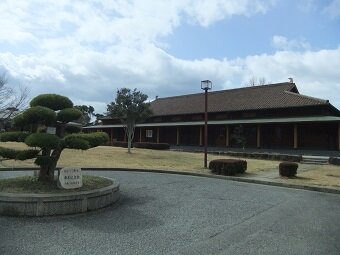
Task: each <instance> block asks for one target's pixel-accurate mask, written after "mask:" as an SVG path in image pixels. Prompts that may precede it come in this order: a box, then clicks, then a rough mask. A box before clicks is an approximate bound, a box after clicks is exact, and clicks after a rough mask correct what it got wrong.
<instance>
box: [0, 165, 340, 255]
mask: <svg viewBox="0 0 340 255" xmlns="http://www.w3.org/2000/svg"><path fill="white" fill-rule="evenodd" d="M26 173H27V172H26ZM89 173H90V174H92V173H94V172H89ZM1 174H2V175H1V176H2V177H4V175H3V173H1ZM15 174H20V172H16V173H15ZM94 174H96V175H102V176H108V177H114V178H116V179H117V180H118V181H119V182H120V184H121V194H122V197H121V200H120V202H119V203H118V204H117V205H115V206H112V207H108V208H106V209H103V210H100V211H96V212H92V213H88V214H80V215H73V216H61V217H49V218H11V217H0V254H2V255H5V254H9V255H12V254H13V255H14V254H15V255H20V254H36V255H38V254H56V255H57V254H68V255H69V254H82V255H84V254H100V255H103V254H124V255H125V254H148V255H149V254H252V255H253V254H302V255H303V254H308V255H310V254H315V255H319V254H328V255H332V254H334V255H335V254H340V224H339V222H340V195H338V194H328V193H320V192H313V191H305V190H296V189H288V188H278V187H272V186H264V185H257V184H249V183H240V182H233V181H227V180H219V179H211V178H202V177H192V176H182V175H170V174H158V173H136V172H95V173H94ZM1 176H0V178H1Z"/></svg>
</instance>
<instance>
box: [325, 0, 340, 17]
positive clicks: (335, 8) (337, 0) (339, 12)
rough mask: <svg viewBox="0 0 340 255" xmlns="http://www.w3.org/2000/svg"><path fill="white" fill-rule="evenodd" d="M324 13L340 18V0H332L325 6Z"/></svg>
mask: <svg viewBox="0 0 340 255" xmlns="http://www.w3.org/2000/svg"><path fill="white" fill-rule="evenodd" d="M324 13H326V14H327V15H329V16H330V17H331V18H333V19H336V18H340V0H332V1H331V2H330V3H329V4H328V5H327V6H326V7H325V8H324Z"/></svg>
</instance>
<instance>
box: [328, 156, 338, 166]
mask: <svg viewBox="0 0 340 255" xmlns="http://www.w3.org/2000/svg"><path fill="white" fill-rule="evenodd" d="M328 162H329V164H332V165H338V166H339V165H340V158H337V157H330V158H329V160H328Z"/></svg>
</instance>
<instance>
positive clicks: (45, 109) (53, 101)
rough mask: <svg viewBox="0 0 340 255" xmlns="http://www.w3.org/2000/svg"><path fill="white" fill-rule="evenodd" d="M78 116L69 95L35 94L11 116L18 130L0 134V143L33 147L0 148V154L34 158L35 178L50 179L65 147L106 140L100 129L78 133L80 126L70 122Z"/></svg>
mask: <svg viewBox="0 0 340 255" xmlns="http://www.w3.org/2000/svg"><path fill="white" fill-rule="evenodd" d="M81 116H82V112H81V111H79V110H77V109H75V108H73V103H72V101H71V100H70V99H69V98H67V97H64V96H60V95H56V94H42V95H39V96H37V97H35V98H34V99H33V100H32V101H31V102H30V108H28V109H27V110H25V111H24V112H23V113H21V114H20V115H18V116H17V117H15V118H14V120H13V122H14V123H13V124H14V126H15V127H17V128H20V129H21V131H20V132H5V133H1V134H0V141H2V142H8V141H14V142H24V143H25V144H27V145H28V146H29V147H33V148H34V149H28V150H21V151H19V150H13V149H8V148H4V147H0V156H1V157H3V158H5V159H16V160H26V159H32V158H35V161H34V163H35V164H37V165H38V166H39V167H40V172H39V178H38V180H39V181H42V182H53V181H54V170H55V168H56V166H57V162H58V160H59V158H60V155H61V152H62V151H63V150H64V149H65V148H70V149H81V150H87V149H89V148H92V147H96V146H98V145H101V144H104V143H106V142H107V141H108V135H107V134H106V133H104V132H97V133H89V134H84V133H78V132H80V128H79V127H77V126H75V125H72V123H70V122H72V121H76V120H77V119H79V118H80V117H81ZM51 130H52V132H50V131H51ZM54 130H55V132H54ZM54 133H55V134H54Z"/></svg>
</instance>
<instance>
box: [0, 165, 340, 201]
mask: <svg viewBox="0 0 340 255" xmlns="http://www.w3.org/2000/svg"><path fill="white" fill-rule="evenodd" d="M58 169H61V168H60V167H58V168H56V170H58ZM81 169H82V170H83V171H114V172H115V171H117V172H118V171H120V172H146V173H163V174H179V175H190V176H197V177H205V178H214V179H220V180H229V181H237V182H246V183H253V184H262V185H268V186H277V187H283V188H292V189H302V190H309V191H317V192H324V193H333V194H340V189H331V188H325V187H319V186H310V185H299V184H290V183H281V182H272V181H264V180H256V179H249V178H243V177H234V176H223V175H210V174H202V173H191V172H181V171H171V170H161V169H139V168H102V167H84V168H81ZM34 170H39V168H33V167H31V168H28V167H19V168H0V172H1V171H34Z"/></svg>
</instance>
